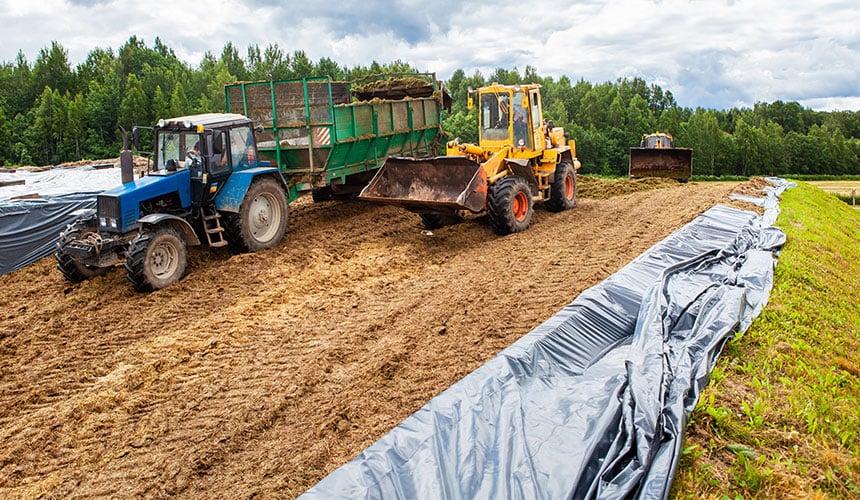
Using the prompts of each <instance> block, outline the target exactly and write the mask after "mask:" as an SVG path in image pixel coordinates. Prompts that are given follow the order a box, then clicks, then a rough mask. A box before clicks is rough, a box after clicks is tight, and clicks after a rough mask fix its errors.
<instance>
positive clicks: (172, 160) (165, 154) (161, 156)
mask: <svg viewBox="0 0 860 500" xmlns="http://www.w3.org/2000/svg"><path fill="white" fill-rule="evenodd" d="M199 140H201V137H200V136H199V135H198V134H197V133H196V132H190V131H189V132H180V131H171V130H160V131H159V132H158V137H157V138H156V141H155V142H156V152H155V170H157V171H167V172H170V171H174V170H177V169H181V168H190V169H192V170H194V169H198V170H199V169H201V168H202V165H201V162H200V157H199V153H195V151H194V145H195V144H198V141H199ZM198 149H199V146H198Z"/></svg>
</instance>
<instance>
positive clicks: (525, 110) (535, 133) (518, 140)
mask: <svg viewBox="0 0 860 500" xmlns="http://www.w3.org/2000/svg"><path fill="white" fill-rule="evenodd" d="M478 97H479V100H480V108H479V109H480V112H479V115H478V119H479V122H480V123H479V131H480V145H481V146H483V147H489V148H501V147H503V146H505V145H513V146H514V148H516V149H520V150H524V151H534V150H535V149H539V147H540V146H543V145H544V142H543V139H542V138H541V137H540V134H541V107H540V90H539V87H538V86H536V85H529V86H520V85H514V86H504V85H498V84H494V85H492V86H489V87H485V88H482V89H480V90H479V94H478Z"/></svg>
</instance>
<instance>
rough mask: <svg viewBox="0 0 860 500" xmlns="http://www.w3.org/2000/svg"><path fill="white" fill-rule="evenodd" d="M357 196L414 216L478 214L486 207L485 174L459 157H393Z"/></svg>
mask: <svg viewBox="0 0 860 500" xmlns="http://www.w3.org/2000/svg"><path fill="white" fill-rule="evenodd" d="M358 197H359V199H362V200H367V201H372V202H377V203H385V204H388V205H396V206H399V207H402V208H405V209H406V210H409V211H412V212H417V213H436V214H454V213H456V212H458V211H460V210H468V211H470V212H474V213H478V212H480V211H482V210H484V207H485V206H486V204H487V175H486V173H485V172H484V169H483V168H482V167H481V165H480V164H478V163H475V162H473V161H472V160H469V159H468V158H465V157H462V156H437V157H435V158H405V157H395V156H392V157H390V158H388V160H386V161H385V164H384V165H382V168H380V169H379V171H378V172H376V175H375V176H374V177H373V179H372V180H371V181H370V183H369V184H368V185H367V187H365V188H364V189H363V190H362V191H361V194H360V195H359V196H358Z"/></svg>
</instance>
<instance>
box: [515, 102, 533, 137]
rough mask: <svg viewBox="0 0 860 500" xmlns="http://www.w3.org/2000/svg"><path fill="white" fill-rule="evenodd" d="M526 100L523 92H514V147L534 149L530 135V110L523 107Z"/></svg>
mask: <svg viewBox="0 0 860 500" xmlns="http://www.w3.org/2000/svg"><path fill="white" fill-rule="evenodd" d="M524 98H525V94H524V93H523V92H514V146H525V147H526V148H528V149H533V148H532V139H531V135H530V134H529V119H530V118H529V110H528V109H526V108H524V107H523V99H524Z"/></svg>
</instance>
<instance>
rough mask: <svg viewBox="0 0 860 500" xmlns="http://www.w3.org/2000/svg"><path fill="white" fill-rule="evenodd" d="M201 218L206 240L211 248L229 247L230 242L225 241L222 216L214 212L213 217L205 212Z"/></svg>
mask: <svg viewBox="0 0 860 500" xmlns="http://www.w3.org/2000/svg"><path fill="white" fill-rule="evenodd" d="M201 210H203V209H201ZM201 218H202V219H203V229H204V231H205V232H206V240H207V241H208V242H209V246H210V247H214V248H220V247H224V246H227V245H228V242H227V240H226V239H224V226H222V225H221V214H219V213H218V212H214V213H212V214H211V215H207V214H206V212H205V211H204V212H203V217H201Z"/></svg>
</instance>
